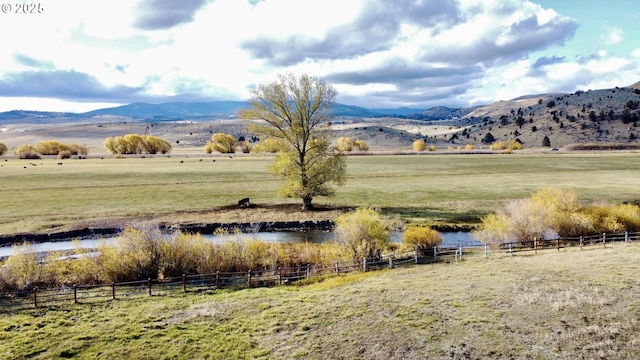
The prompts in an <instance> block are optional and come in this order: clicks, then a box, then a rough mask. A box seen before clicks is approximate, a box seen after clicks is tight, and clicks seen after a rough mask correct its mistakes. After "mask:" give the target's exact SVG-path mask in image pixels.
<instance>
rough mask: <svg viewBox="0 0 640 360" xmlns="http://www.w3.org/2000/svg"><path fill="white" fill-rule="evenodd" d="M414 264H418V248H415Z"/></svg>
mask: <svg viewBox="0 0 640 360" xmlns="http://www.w3.org/2000/svg"><path fill="white" fill-rule="evenodd" d="M415 262H416V264H417V263H418V248H417V247H416V253H415Z"/></svg>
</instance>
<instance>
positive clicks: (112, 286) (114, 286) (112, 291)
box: [111, 282, 116, 300]
mask: <svg viewBox="0 0 640 360" xmlns="http://www.w3.org/2000/svg"><path fill="white" fill-rule="evenodd" d="M111 298H112V299H113V300H115V299H116V283H115V282H112V283H111Z"/></svg>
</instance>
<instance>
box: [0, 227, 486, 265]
mask: <svg viewBox="0 0 640 360" xmlns="http://www.w3.org/2000/svg"><path fill="white" fill-rule="evenodd" d="M441 234H442V237H443V241H442V243H441V244H440V245H441V246H458V245H462V246H476V245H481V243H480V242H479V241H478V240H476V239H474V238H473V237H472V236H471V234H470V233H469V232H465V231H458V232H441ZM202 236H203V237H204V238H206V239H207V240H209V241H212V242H217V243H221V242H224V241H225V240H233V239H236V235H226V236H216V235H202ZM239 236H240V238H256V239H260V240H262V241H266V242H280V243H287V242H288V243H298V242H311V243H322V242H325V241H331V240H333V232H331V231H320V230H307V231H265V232H256V233H243V234H241V235H239ZM402 236H403V233H402V232H393V233H391V241H393V242H398V243H400V242H402ZM117 242H118V237H117V236H104V237H95V238H83V239H79V240H77V244H78V245H77V246H79V247H80V248H83V249H97V248H98V246H99V245H100V244H105V245H108V246H116V245H117ZM75 243H76V241H73V240H58V241H45V242H38V243H32V244H31V250H32V251H33V252H39V253H40V252H52V251H66V250H73V249H74V248H75V246H76V245H75ZM12 254H13V247H12V246H1V247H0V258H4V257H7V256H10V255H12Z"/></svg>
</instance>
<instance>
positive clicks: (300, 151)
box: [239, 73, 346, 210]
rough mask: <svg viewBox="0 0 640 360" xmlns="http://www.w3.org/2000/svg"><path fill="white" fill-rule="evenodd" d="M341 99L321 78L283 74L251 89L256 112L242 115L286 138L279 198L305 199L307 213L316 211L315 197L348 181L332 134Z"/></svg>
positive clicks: (268, 133) (278, 169) (278, 164)
mask: <svg viewBox="0 0 640 360" xmlns="http://www.w3.org/2000/svg"><path fill="white" fill-rule="evenodd" d="M335 97H336V91H335V89H334V88H333V87H332V86H331V85H329V84H327V83H326V82H325V81H324V80H322V79H320V78H318V77H314V76H310V75H307V74H302V75H299V76H298V75H295V74H291V73H288V74H281V75H278V78H277V80H275V81H272V82H267V83H263V84H260V85H258V86H257V87H256V88H255V89H253V90H251V99H250V100H249V103H250V105H251V108H250V109H248V110H243V111H241V112H240V114H239V115H240V117H241V118H243V119H251V120H260V121H258V122H256V123H254V124H253V125H251V127H250V129H249V130H250V131H252V132H254V133H256V134H260V135H262V136H265V137H272V138H278V139H281V140H283V144H284V146H283V148H282V149H281V150H280V151H279V152H278V154H277V157H276V161H275V163H274V164H273V165H272V167H271V169H270V170H271V172H272V173H275V174H278V175H282V176H284V177H286V179H287V182H286V183H285V185H284V186H283V187H282V188H281V189H280V191H279V194H280V195H281V196H284V197H290V198H300V199H302V204H303V205H302V208H303V209H304V210H309V209H311V208H312V207H313V205H312V200H313V198H314V197H316V196H331V195H333V194H334V193H335V189H334V187H333V186H332V185H334V184H335V185H341V184H342V183H343V182H344V179H345V174H346V162H345V159H344V157H343V156H342V154H341V153H340V152H336V150H335V147H334V146H332V145H331V140H330V138H329V133H328V131H327V130H328V126H329V120H330V119H331V117H332V105H333V102H334V100H335Z"/></svg>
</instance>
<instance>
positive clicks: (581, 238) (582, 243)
mask: <svg viewBox="0 0 640 360" xmlns="http://www.w3.org/2000/svg"><path fill="white" fill-rule="evenodd" d="M583 246H584V237H583V236H582V235H580V250H582V248H583Z"/></svg>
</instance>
